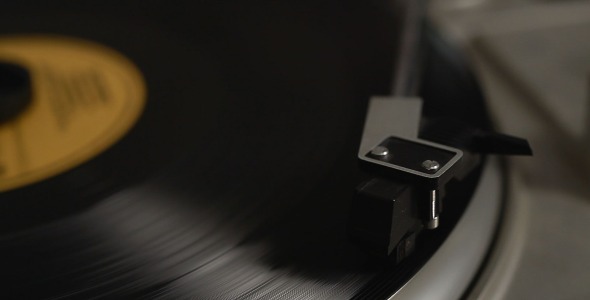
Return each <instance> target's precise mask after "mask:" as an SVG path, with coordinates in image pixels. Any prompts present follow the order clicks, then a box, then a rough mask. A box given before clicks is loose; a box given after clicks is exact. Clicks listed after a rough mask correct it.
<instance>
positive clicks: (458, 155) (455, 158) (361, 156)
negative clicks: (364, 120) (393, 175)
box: [358, 135, 463, 178]
mask: <svg viewBox="0 0 590 300" xmlns="http://www.w3.org/2000/svg"><path fill="white" fill-rule="evenodd" d="M388 137H390V135H387V136H383V137H382V138H381V140H379V142H378V143H377V145H378V144H380V143H381V142H382V141H383V140H385V139H386V138H388ZM396 137H398V136H396ZM403 139H405V140H408V141H411V142H415V143H418V144H423V145H427V146H430V147H434V148H439V149H443V150H446V151H449V152H453V153H455V155H454V156H453V158H451V160H449V162H447V163H446V164H445V165H444V166H442V168H440V169H438V171H437V172H436V173H434V174H428V173H424V172H420V171H416V170H412V169H408V168H404V167H401V166H398V165H394V164H390V163H388V162H384V161H381V160H378V159H374V158H370V157H367V156H366V155H367V153H368V152H364V153H361V152H359V156H358V158H359V159H362V160H364V161H367V162H370V163H374V164H378V165H381V166H384V167H388V168H392V169H396V170H400V171H404V172H407V173H411V174H414V175H417V176H421V177H425V178H438V177H440V176H441V175H442V174H444V173H445V172H446V171H447V170H448V169H450V168H451V167H452V166H453V165H454V164H455V163H457V162H458V161H459V160H460V159H461V157H463V151H461V150H459V149H457V148H453V147H449V146H445V145H441V144H436V143H432V142H429V141H425V140H420V139H417V138H408V137H404V138H403ZM377 145H373V147H371V149H372V148H375V147H376V146H377ZM390 150H391V149H390Z"/></svg>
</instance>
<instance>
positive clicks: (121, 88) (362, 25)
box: [0, 1, 531, 299]
mask: <svg viewBox="0 0 590 300" xmlns="http://www.w3.org/2000/svg"><path fill="white" fill-rule="evenodd" d="M426 8H427V7H426V3H424V2H422V1H369V2H362V3H360V2H359V3H356V2H353V1H344V2H340V1H325V2H319V3H318V2H314V1H291V2H264V1H252V2H251V3H234V2H231V1H227V2H217V1H211V2H207V1H205V2H199V3H192V2H190V1H178V2H176V3H174V4H170V3H166V4H164V3H160V2H158V1H137V2H136V1H127V2H124V3H119V2H117V1H112V2H111V1H105V2H103V3H101V4H100V5H98V4H91V3H85V2H80V1H77V2H70V1H54V2H51V3H34V4H33V3H29V1H20V2H16V1H15V2H11V3H7V4H5V5H4V9H3V10H2V11H1V12H0V79H1V80H2V82H0V95H1V96H2V102H3V103H2V113H1V114H0V118H1V120H0V122H1V123H0V203H1V205H2V207H1V209H0V211H1V214H2V215H1V217H2V226H1V235H0V239H1V251H2V252H1V253H2V265H3V268H2V271H1V272H2V276H1V277H2V278H3V282H2V287H3V292H4V294H5V297H6V298H18V299H30V298H33V299H37V298H41V299H45V298H49V299H61V298H68V299H69V298H81V299H87V298H163V299H168V298H171V299H177V298H194V299H343V298H344V299H347V298H353V299H387V298H390V297H393V298H394V299H456V298H460V297H465V296H467V295H469V294H470V293H471V292H472V291H474V289H476V288H477V287H478V286H477V284H476V282H477V281H478V279H481V278H482V276H483V275H484V274H485V271H484V270H485V269H484V267H485V266H486V265H487V263H489V262H490V259H492V257H493V256H492V255H491V253H492V252H491V249H493V245H494V243H495V241H496V240H497V238H496V237H497V234H498V232H499V231H498V230H499V228H500V224H501V217H502V215H503V211H504V209H505V206H506V202H505V198H506V197H505V189H506V182H505V180H506V176H507V174H508V173H507V170H506V163H505V161H504V160H502V159H501V158H499V156H498V155H492V156H489V154H500V155H509V154H510V155H513V154H516V155H529V154H531V150H530V148H529V146H528V143H527V142H526V140H524V139H521V138H517V137H514V136H509V135H505V134H501V133H499V132H497V131H495V130H494V129H493V126H492V122H491V119H490V115H489V112H488V110H487V107H486V102H485V97H484V96H483V94H482V90H481V88H480V86H479V83H478V81H477V80H476V78H475V77H474V75H473V72H472V71H473V70H472V69H471V66H470V65H469V64H468V63H467V59H466V57H465V56H464V53H462V52H461V50H460V49H459V48H456V47H455V46H453V45H452V44H451V43H449V42H448V41H447V40H446V39H445V38H444V37H443V36H442V35H441V34H440V32H438V31H437V30H436V29H435V28H434V27H433V26H432V24H431V23H429V22H427V21H425V20H426V17H425V16H426ZM525 159H526V158H525Z"/></svg>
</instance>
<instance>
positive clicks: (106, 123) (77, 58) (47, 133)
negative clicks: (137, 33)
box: [0, 36, 146, 191]
mask: <svg viewBox="0 0 590 300" xmlns="http://www.w3.org/2000/svg"><path fill="white" fill-rule="evenodd" d="M0 61H5V62H10V63H16V64H19V65H21V66H22V67H24V68H26V69H28V71H29V73H30V76H31V90H32V97H33V98H32V101H31V103H30V105H29V106H28V107H27V108H26V110H24V111H23V112H22V113H21V114H20V115H18V116H17V117H16V118H15V119H12V120H10V121H8V122H6V123H0V191H7V190H10V189H14V188H17V187H22V186H25V185H27V184H31V183H35V182H38V181H41V180H43V179H47V178H49V177H51V176H54V175H57V174H59V173H62V172H65V171H67V170H69V169H71V168H73V167H75V166H77V165H79V164H81V163H83V162H85V161H87V160H89V159H91V158H93V157H94V156H96V155H98V154H100V153H101V152H102V151H104V150H105V149H107V148H108V147H110V146H112V145H113V144H114V143H115V142H117V141H118V140H119V139H121V138H122V137H123V136H124V135H125V133H126V132H127V131H128V130H129V129H130V128H131V127H132V126H133V124H135V122H136V121H137V119H138V118H139V116H140V114H141V112H142V110H143V107H144V104H145V99H146V88H145V84H144V80H143V77H142V75H141V73H140V72H139V70H138V69H137V67H136V66H135V65H134V64H133V63H132V62H131V61H129V60H128V59H127V58H125V57H124V56H123V55H121V54H120V53H118V52H116V51H114V50H113V49H110V48H107V47H105V46H102V45H99V44H96V43H93V42H89V41H84V40H79V39H74V38H66V37H61V36H10V37H0Z"/></svg>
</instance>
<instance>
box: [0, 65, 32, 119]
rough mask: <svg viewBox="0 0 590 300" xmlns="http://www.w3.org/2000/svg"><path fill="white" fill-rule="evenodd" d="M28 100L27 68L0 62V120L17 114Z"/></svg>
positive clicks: (29, 93) (29, 82) (29, 83)
mask: <svg viewBox="0 0 590 300" xmlns="http://www.w3.org/2000/svg"><path fill="white" fill-rule="evenodd" d="M30 101H31V78H30V76H29V72H28V71H27V69H25V68H24V67H22V66H19V65H17V64H14V63H8V62H0V122H3V121H6V120H8V119H11V118H13V117H15V116H17V115H18V114H19V113H21V112H22V111H23V110H24V108H25V107H26V106H27V104H29V102H30Z"/></svg>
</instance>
